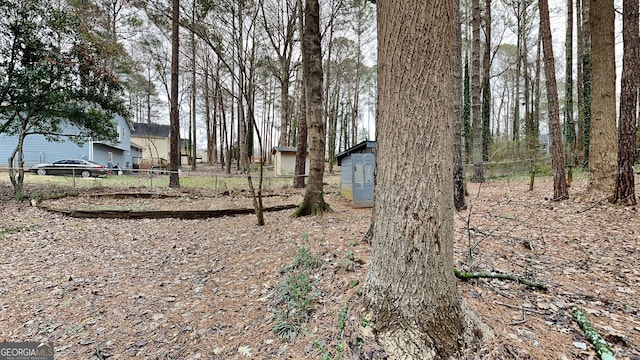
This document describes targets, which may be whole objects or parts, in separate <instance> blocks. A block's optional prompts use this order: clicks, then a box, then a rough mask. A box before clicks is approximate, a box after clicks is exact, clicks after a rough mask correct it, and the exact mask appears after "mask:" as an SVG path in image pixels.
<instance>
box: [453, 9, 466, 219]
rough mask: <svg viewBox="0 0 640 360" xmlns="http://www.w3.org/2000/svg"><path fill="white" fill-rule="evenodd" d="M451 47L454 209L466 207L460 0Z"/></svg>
mask: <svg viewBox="0 0 640 360" xmlns="http://www.w3.org/2000/svg"><path fill="white" fill-rule="evenodd" d="M454 6H455V8H454V13H453V14H454V23H453V26H454V28H453V34H454V35H453V48H454V51H455V55H454V65H453V66H454V79H455V80H454V97H453V101H454V112H453V116H454V120H453V204H454V206H455V208H456V210H458V211H460V210H464V209H466V208H467V204H466V199H465V184H464V162H463V158H462V153H463V149H462V145H463V144H464V142H463V139H464V136H465V135H464V129H463V128H464V89H463V87H464V84H463V79H462V43H461V42H462V41H461V40H462V34H461V28H460V27H461V23H460V0H454Z"/></svg>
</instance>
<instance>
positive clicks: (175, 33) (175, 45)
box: [169, 0, 180, 187]
mask: <svg viewBox="0 0 640 360" xmlns="http://www.w3.org/2000/svg"><path fill="white" fill-rule="evenodd" d="M171 5H172V11H173V12H172V15H171V100H170V101H171V111H170V114H169V122H170V129H171V130H170V133H169V167H170V170H171V171H170V173H169V187H180V176H179V174H178V166H179V164H180V112H179V109H178V81H179V80H178V66H179V65H180V64H179V61H180V58H179V56H180V55H179V54H180V53H179V50H180V28H179V26H178V24H179V20H180V1H179V0H171Z"/></svg>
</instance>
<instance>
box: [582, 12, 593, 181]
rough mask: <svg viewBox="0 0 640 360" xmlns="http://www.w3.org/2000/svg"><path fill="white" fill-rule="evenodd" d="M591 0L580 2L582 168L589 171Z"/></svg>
mask: <svg viewBox="0 0 640 360" xmlns="http://www.w3.org/2000/svg"><path fill="white" fill-rule="evenodd" d="M590 8H591V0H582V40H583V45H582V53H581V54H580V56H581V57H582V106H581V107H580V111H582V120H583V127H582V139H583V147H582V150H583V159H582V167H583V168H584V169H585V170H586V169H589V152H590V147H591V97H592V96H591V88H592V87H591V16H590V15H589V14H590V12H591V10H590Z"/></svg>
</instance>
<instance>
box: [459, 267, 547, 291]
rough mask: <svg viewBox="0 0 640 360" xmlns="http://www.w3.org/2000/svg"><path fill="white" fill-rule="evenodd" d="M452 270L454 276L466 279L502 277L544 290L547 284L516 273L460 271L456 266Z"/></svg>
mask: <svg viewBox="0 0 640 360" xmlns="http://www.w3.org/2000/svg"><path fill="white" fill-rule="evenodd" d="M453 272H454V273H455V274H456V277H457V278H458V279H460V280H464V281H467V280H469V279H477V278H489V279H502V280H512V281H515V282H518V283H520V284H524V285H527V286H530V287H532V288H536V289H540V290H546V289H547V286H546V285H545V284H542V283H540V282H537V281H533V280H527V279H524V278H522V277H520V276H518V275H513V274H501V273H496V272H484V271H482V272H475V271H474V272H467V271H461V270H458V269H456V268H454V269H453Z"/></svg>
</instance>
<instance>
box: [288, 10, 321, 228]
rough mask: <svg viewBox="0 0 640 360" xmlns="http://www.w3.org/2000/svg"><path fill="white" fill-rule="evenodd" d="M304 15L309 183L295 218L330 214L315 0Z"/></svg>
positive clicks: (318, 15) (304, 66)
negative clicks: (325, 183)
mask: <svg viewBox="0 0 640 360" xmlns="http://www.w3.org/2000/svg"><path fill="white" fill-rule="evenodd" d="M304 13H305V17H304V35H303V44H302V63H303V68H304V72H305V73H304V75H303V82H304V91H305V97H306V108H307V123H308V136H309V182H308V183H307V188H306V191H305V195H304V200H303V201H302V204H301V205H300V207H299V208H298V209H297V210H296V211H295V213H294V216H304V215H321V214H322V213H323V212H324V211H326V210H329V205H328V204H327V203H325V201H324V195H323V179H324V151H325V129H324V121H322V120H323V118H322V77H323V73H322V49H321V47H320V43H321V39H320V4H319V3H318V0H305V7H304Z"/></svg>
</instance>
